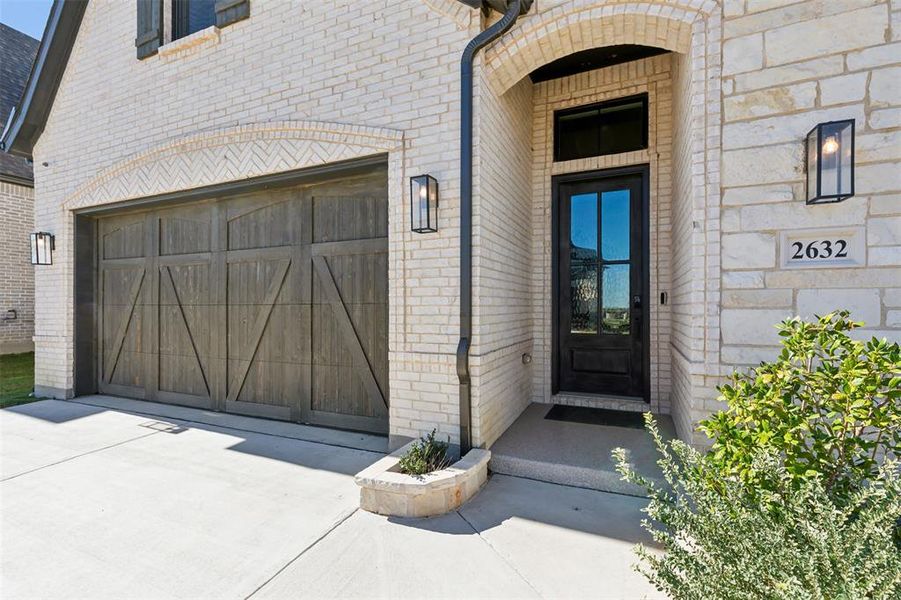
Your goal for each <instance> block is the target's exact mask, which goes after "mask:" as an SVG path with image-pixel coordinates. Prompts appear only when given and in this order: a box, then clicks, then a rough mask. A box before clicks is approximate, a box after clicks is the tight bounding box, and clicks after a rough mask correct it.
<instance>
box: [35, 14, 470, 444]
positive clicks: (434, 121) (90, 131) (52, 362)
mask: <svg viewBox="0 0 901 600" xmlns="http://www.w3.org/2000/svg"><path fill="white" fill-rule="evenodd" d="M164 4H167V3H164ZM458 4H459V3H457V2H454V1H452V0H431V1H430V2H428V3H426V2H421V1H419V0H411V1H410V2H405V3H402V4H400V5H399V4H398V3H396V2H389V1H388V0H372V1H369V2H365V3H359V2H351V1H349V0H339V1H335V2H329V3H319V2H307V1H293V2H291V1H284V2H265V1H257V2H253V3H252V8H251V17H250V19H247V20H245V21H241V22H239V23H236V24H234V25H231V26H229V27H227V28H224V29H222V30H221V31H220V32H218V36H207V35H199V36H197V37H198V38H203V39H192V40H188V41H185V40H179V41H177V42H175V44H174V45H171V46H169V47H168V48H165V47H164V49H163V52H162V53H161V54H162V56H155V57H151V58H148V59H146V60H144V61H138V60H137V59H136V58H135V50H134V36H135V16H134V3H133V2H119V1H113V0H93V1H92V2H91V3H90V4H89V5H88V8H87V11H86V13H85V17H84V21H83V24H82V27H81V30H80V32H79V35H78V39H77V41H76V44H75V47H74V49H73V52H72V56H71V59H70V62H69V66H68V68H67V70H66V73H65V75H64V77H63V81H62V84H61V86H60V90H59V92H58V94H57V97H56V101H55V103H54V107H53V110H52V113H51V115H50V119H49V121H48V123H47V127H46V130H45V132H44V133H43V135H42V136H41V138H40V140H39V142H38V144H37V147H36V149H35V162H36V164H40V163H41V162H47V163H49V166H48V167H46V168H41V169H39V172H38V174H37V179H38V181H37V182H36V197H37V201H36V208H35V219H36V224H37V225H36V226H37V227H38V228H40V229H45V230H48V231H52V232H54V233H56V234H57V257H58V258H59V260H58V262H57V264H55V265H54V266H53V267H51V268H48V269H45V270H42V271H40V272H39V273H38V278H37V282H36V285H37V289H38V294H40V296H41V298H42V301H41V303H40V305H39V306H38V307H37V332H36V343H37V355H36V360H37V367H36V379H37V383H38V385H39V386H41V387H42V389H44V390H45V391H47V392H50V393H53V394H55V395H59V396H65V395H71V393H72V392H71V390H72V387H73V380H72V378H73V371H72V366H73V365H72V353H73V342H72V331H73V322H72V311H71V305H72V293H73V290H72V283H71V282H72V245H71V237H72V227H73V219H72V216H71V212H69V211H70V209H74V208H78V207H81V206H86V205H90V204H97V203H106V202H113V201H118V200H123V199H126V198H128V197H135V196H142V195H146V194H149V193H156V192H159V191H163V190H165V189H166V188H167V187H169V188H181V189H184V188H187V187H195V186H198V185H205V184H209V183H214V182H219V181H228V180H234V179H241V178H244V177H248V176H252V175H255V174H256V175H259V174H264V173H267V172H277V171H283V170H288V169H292V168H300V167H304V166H312V165H316V164H323V163H327V162H332V161H334V160H340V159H342V158H350V157H352V156H362V155H366V154H374V153H381V152H385V151H388V152H389V153H390V156H391V158H390V173H389V177H390V182H389V196H390V198H389V202H390V206H391V208H392V211H391V214H390V217H389V219H390V224H389V225H390V256H389V261H390V267H389V294H390V298H391V307H390V324H391V337H390V340H389V358H390V373H391V382H392V383H391V390H390V393H391V396H392V399H391V404H392V406H391V433H392V434H393V435H395V436H414V435H419V434H420V433H424V432H427V431H429V430H431V428H432V427H433V426H437V427H438V429H439V432H440V433H441V434H448V435H450V436H451V437H452V438H454V439H456V437H457V433H458V430H457V424H456V422H457V412H458V401H457V387H456V375H455V372H454V350H455V347H456V341H457V309H456V307H455V303H456V300H455V299H456V297H457V289H458V281H457V277H458V253H457V250H456V238H457V219H458V209H457V206H458V194H459V184H458V155H459V153H458V142H457V140H458V130H459V111H458V98H459V78H458V73H457V64H458V60H459V55H460V52H461V51H462V49H463V47H464V46H465V44H466V42H468V40H469V39H470V38H471V37H472V36H474V35H475V33H476V32H477V30H478V23H477V19H476V20H475V21H474V22H472V23H470V20H471V17H472V15H476V14H477V11H472V10H469V9H466V8H465V7H464V9H463V10H462V11H461V9H460V7H459V6H458ZM412 24H416V25H417V26H416V27H412ZM195 42H196V43H195ZM98 65H103V67H102V68H98ZM86 107H90V110H88V109H87V108H86ZM317 123H318V125H317ZM422 172H425V173H430V174H432V175H433V176H435V177H436V178H438V180H439V181H440V182H441V214H440V227H441V231H440V232H439V233H438V234H432V235H417V234H413V233H411V232H409V223H408V219H409V216H408V215H409V208H408V206H409V205H408V198H407V195H408V192H407V190H408V189H409V184H408V176H409V175H412V174H418V173H422Z"/></svg>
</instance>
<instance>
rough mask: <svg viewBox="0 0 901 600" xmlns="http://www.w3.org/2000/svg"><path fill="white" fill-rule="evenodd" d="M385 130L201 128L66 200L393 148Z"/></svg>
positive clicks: (311, 124) (148, 190) (116, 197)
mask: <svg viewBox="0 0 901 600" xmlns="http://www.w3.org/2000/svg"><path fill="white" fill-rule="evenodd" d="M402 144H403V133H401V132H399V131H394V130H391V129H380V128H374V127H361V126H354V125H344V124H341V123H323V122H318V121H294V122H282V123H259V124H253V125H244V126H241V127H236V128H232V129H226V130H219V131H211V132H204V133H200V134H195V135H192V136H190V137H188V138H185V139H181V140H176V141H174V142H168V143H166V144H164V145H162V146H160V147H157V148H153V149H150V150H147V151H145V152H141V153H140V154H137V155H135V156H132V157H129V158H127V159H125V160H124V161H122V162H120V163H119V164H116V165H113V166H112V167H110V168H108V169H106V170H104V171H102V172H101V173H100V174H99V175H98V176H97V177H95V178H94V179H92V180H91V181H89V182H87V183H86V184H85V185H83V186H81V187H80V188H79V189H78V190H76V191H75V193H74V194H73V195H72V196H71V197H70V198H69V199H68V200H67V201H66V203H65V208H66V209H68V210H75V209H79V208H85V207H88V206H97V205H101V204H109V203H111V202H120V201H122V200H128V199H132V198H142V197H146V196H154V195H157V194H163V193H166V192H174V191H179V190H188V189H192V188H198V187H203V186H207V185H212V184H216V183H224V182H228V181H236V180H240V179H247V178H249V177H258V176H260V175H269V174H272V173H279V172H284V171H291V170H295V169H302V168H305V167H311V166H316V165H322V164H326V163H332V162H337V161H342V160H348V159H352V158H358V157H361V156H367V155H371V154H378V153H382V152H388V151H393V150H398V149H399V148H400V147H401V146H402Z"/></svg>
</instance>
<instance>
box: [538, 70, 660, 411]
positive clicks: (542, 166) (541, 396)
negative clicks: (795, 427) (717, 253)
mask: <svg viewBox="0 0 901 600" xmlns="http://www.w3.org/2000/svg"><path fill="white" fill-rule="evenodd" d="M671 62H672V56H671V55H669V54H664V55H660V56H655V57H651V58H646V59H643V60H638V61H633V62H629V63H624V64H620V65H614V66H612V67H607V68H605V69H598V70H595V71H588V72H585V73H580V74H578V75H572V76H570V77H564V78H560V79H554V80H551V81H545V82H541V83H538V84H536V85H535V93H534V98H535V100H534V103H533V115H532V119H533V141H532V147H533V148H534V154H533V156H534V160H533V164H532V186H533V188H532V211H533V217H532V218H533V221H534V226H533V235H532V239H531V243H532V246H533V250H532V251H533V262H534V267H533V269H532V289H533V306H532V308H533V320H534V331H535V351H534V364H535V366H534V367H533V373H534V383H533V386H534V392H533V395H532V398H533V400H535V401H536V402H564V403H572V402H573V401H572V400H568V399H566V398H561V397H559V396H554V395H553V394H552V391H551V370H552V360H551V359H552V355H553V348H552V328H553V321H554V316H553V314H552V303H551V300H552V296H553V292H552V284H553V281H552V279H553V277H552V259H553V252H552V243H551V235H552V231H551V230H552V211H553V207H552V203H551V195H552V186H551V177H553V176H555V175H562V174H566V173H578V172H581V171H596V170H601V169H611V168H616V167H625V166H630V165H642V164H647V165H649V166H650V181H649V184H650V198H649V200H650V201H649V206H650V212H649V214H648V215H647V218H648V219H649V222H650V228H649V229H650V239H649V240H648V242H649V244H648V245H649V248H650V260H649V263H650V269H649V273H648V278H649V281H650V297H649V298H647V301H648V302H650V314H651V320H650V323H649V325H648V326H649V327H650V330H649V339H650V354H651V372H650V381H651V406H650V408H651V410H652V411H653V412H655V413H660V412H662V413H668V412H669V409H670V403H669V395H670V387H671V380H670V347H669V346H670V329H671V324H670V311H671V307H672V301H671V300H670V301H669V302H667V304H665V305H661V304H660V302H659V298H660V292H662V291H666V292H667V293H668V294H669V296H670V297H671V298H672V296H673V294H672V293H671V291H670V279H671V278H670V270H671V267H670V263H671V260H672V255H673V253H672V251H671V242H670V222H671V216H670V215H671V212H672V208H671V205H672V202H671V196H672V120H673V102H672V90H671V85H672V73H671ZM641 93H647V94H648V113H649V114H648V148H647V150H641V151H636V152H626V153H622V154H613V155H608V156H599V157H595V158H585V159H579V160H571V161H565V162H554V156H553V148H554V139H553V137H554V112H555V111H557V110H561V109H566V108H571V107H574V106H580V105H586V104H593V103H596V102H603V101H605V100H612V99H615V98H623V97H626V96H633V95H635V94H641ZM577 402H578V401H577ZM579 403H583V404H586V405H598V406H603V405H605V403H604V402H602V401H597V400H592V401H589V400H587V399H582V400H581V401H580V402H579Z"/></svg>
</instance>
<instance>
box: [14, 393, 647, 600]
mask: <svg viewBox="0 0 901 600" xmlns="http://www.w3.org/2000/svg"><path fill="white" fill-rule="evenodd" d="M87 402H88V403H83V402H81V400H79V402H78V403H76V402H60V401H53V400H49V401H42V402H36V403H33V404H29V405H24V406H19V407H15V408H11V409H6V410H2V411H0V479H2V483H0V596H2V597H3V598H92V599H93V598H249V597H253V598H348V597H357V598H373V597H379V598H387V597H393V598H404V597H407V598H447V597H454V598H476V597H486V598H487V597H492V598H535V597H545V598H589V597H590V598H642V597H657V596H655V592H654V590H653V589H652V588H651V587H650V586H649V585H647V584H646V583H645V582H644V580H643V579H642V578H641V577H640V576H639V575H637V574H635V573H634V572H633V571H631V569H630V568H629V565H630V564H631V563H632V562H634V559H633V556H632V552H631V548H632V546H633V545H634V543H635V542H637V541H643V542H647V541H648V540H647V538H646V536H645V535H644V534H643V533H642V532H641V530H640V528H639V520H640V518H641V516H642V515H641V513H640V508H641V507H642V505H643V501H642V500H641V499H639V498H631V497H627V496H620V495H615V494H605V493H601V492H595V491H590V490H584V489H577V488H570V487H564V486H557V485H551V484H547V483H540V482H536V481H530V480H526V479H519V478H516V477H507V476H502V475H497V476H494V477H493V478H492V479H491V480H490V482H489V483H488V485H487V486H486V487H485V489H483V490H482V492H481V493H480V494H479V495H478V496H477V497H476V498H475V499H474V500H473V501H472V502H470V503H469V504H467V505H465V506H464V507H463V508H462V509H461V510H459V511H457V512H454V513H450V514H449V515H446V516H444V517H438V518H434V519H422V520H399V519H389V518H384V517H379V516H375V515H372V514H369V513H366V512H363V511H360V510H358V509H357V499H358V490H357V488H356V486H355V484H354V482H353V474H354V473H356V472H357V471H359V470H360V469H362V468H363V467H365V466H367V465H369V464H371V463H372V462H374V461H375V460H376V459H378V458H379V457H380V456H381V454H380V453H379V452H375V451H373V449H374V448H377V447H379V445H381V444H383V443H384V442H383V440H382V438H373V437H372V436H363V435H360V434H351V433H346V432H330V431H328V430H323V429H317V428H304V427H302V426H294V425H288V424H275V423H270V422H266V421H259V420H255V419H247V418H244V417H233V416H229V415H221V414H217V413H206V412H204V411H195V410H193V409H181V408H179V409H176V408H173V407H167V406H162V405H155V404H151V403H143V402H128V401H123V400H120V399H113V398H108V397H93V398H90V399H87ZM120 406H121V407H122V408H121V409H120V408H118V407H120ZM111 407H115V408H111ZM157 415H158V416H157ZM176 417H178V418H176ZM211 422H212V423H215V424H211ZM262 431H273V432H276V433H277V435H271V434H269V433H261V432H262ZM305 438H315V441H308V439H305Z"/></svg>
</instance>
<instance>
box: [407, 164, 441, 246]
mask: <svg viewBox="0 0 901 600" xmlns="http://www.w3.org/2000/svg"><path fill="white" fill-rule="evenodd" d="M410 228H411V229H412V230H413V231H415V232H416V233H435V232H436V231H438V180H437V179H435V178H434V177H432V176H431V175H417V176H416V177H411V178H410Z"/></svg>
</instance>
